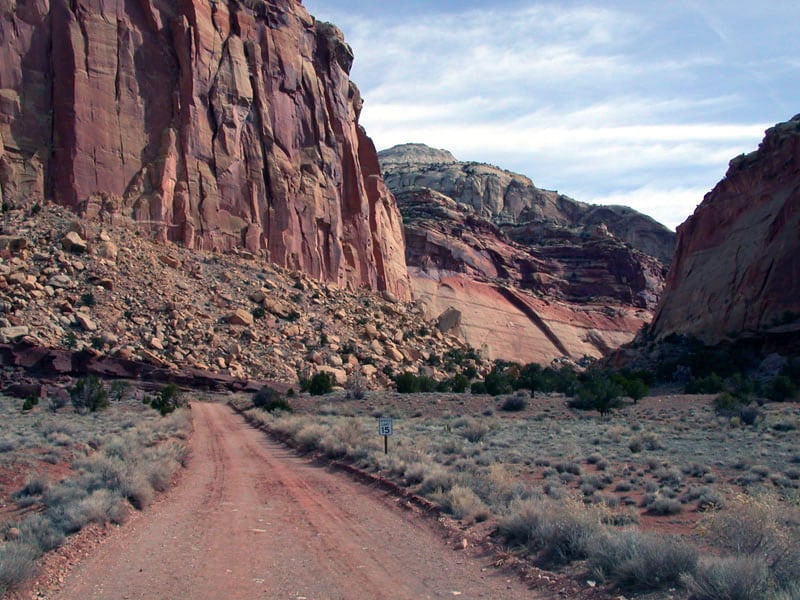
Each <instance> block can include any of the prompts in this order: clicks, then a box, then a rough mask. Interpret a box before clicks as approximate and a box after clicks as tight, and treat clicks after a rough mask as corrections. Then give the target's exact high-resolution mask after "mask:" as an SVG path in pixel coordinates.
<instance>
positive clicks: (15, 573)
mask: <svg viewBox="0 0 800 600" xmlns="http://www.w3.org/2000/svg"><path fill="white" fill-rule="evenodd" d="M39 554H40V553H39V552H38V551H37V549H36V548H34V547H33V546H31V545H30V544H28V543H25V542H23V541H13V542H8V543H5V544H2V545H0V596H2V595H5V592H6V591H7V590H9V589H11V588H13V587H14V586H16V585H19V584H20V583H22V582H23V581H25V580H26V579H28V578H29V577H30V576H31V575H32V574H33V569H34V561H35V560H36V558H38V556H39Z"/></svg>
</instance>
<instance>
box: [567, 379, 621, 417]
mask: <svg viewBox="0 0 800 600" xmlns="http://www.w3.org/2000/svg"><path fill="white" fill-rule="evenodd" d="M621 394H622V389H621V388H620V387H619V386H618V385H617V384H615V383H614V382H613V381H612V380H611V379H610V378H609V377H607V376H606V375H605V374H602V373H591V374H585V376H584V378H583V380H582V381H581V382H580V383H579V384H578V389H577V393H576V396H575V397H574V398H572V399H571V400H569V401H568V403H567V404H568V405H569V407H570V408H576V409H579V410H596V411H598V412H599V413H600V414H601V415H605V414H608V413H609V412H611V410H612V409H614V408H618V407H620V406H622V402H621V400H620V395H621Z"/></svg>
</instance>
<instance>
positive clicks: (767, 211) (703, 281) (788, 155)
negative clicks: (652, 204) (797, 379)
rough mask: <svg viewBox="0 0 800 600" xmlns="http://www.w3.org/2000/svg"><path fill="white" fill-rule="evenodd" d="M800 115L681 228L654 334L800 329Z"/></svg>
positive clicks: (770, 134)
mask: <svg viewBox="0 0 800 600" xmlns="http://www.w3.org/2000/svg"><path fill="white" fill-rule="evenodd" d="M798 231H800V115H798V116H796V117H795V118H794V119H792V120H791V121H789V122H787V123H781V124H779V125H776V126H775V127H773V128H771V129H769V130H768V131H767V132H766V136H765V138H764V140H763V142H762V143H761V145H760V146H759V148H758V150H757V151H756V152H753V153H751V154H748V155H746V156H740V157H738V158H735V159H734V160H732V161H731V163H730V168H729V169H728V173H727V174H726V176H725V178H724V179H723V180H722V181H721V182H720V183H718V184H717V186H716V187H715V188H714V189H713V190H712V191H711V192H709V193H708V194H707V195H706V197H705V199H704V200H703V202H702V204H700V206H698V207H697V210H695V212H694V214H693V215H692V216H691V217H689V219H688V220H687V221H686V222H685V223H684V224H683V225H681V226H680V227H678V245H677V249H676V251H675V258H674V260H673V262H672V266H671V269H670V272H669V275H668V277H667V285H666V289H665V291H664V295H663V297H662V302H661V305H660V307H659V310H658V312H657V314H656V318H655V320H654V322H653V326H652V332H653V333H654V334H655V335H656V336H657V337H659V338H661V337H664V336H667V335H669V334H671V333H680V334H688V335H693V336H696V337H698V338H700V339H702V340H703V341H704V342H706V343H709V344H715V343H718V342H721V341H723V340H725V339H736V338H741V337H750V336H755V337H765V336H767V337H769V336H775V337H781V336H785V337H793V338H794V339H796V335H797V332H798V331H800V260H798V256H800V237H798Z"/></svg>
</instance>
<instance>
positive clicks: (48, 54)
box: [0, 0, 410, 299]
mask: <svg viewBox="0 0 800 600" xmlns="http://www.w3.org/2000/svg"><path fill="white" fill-rule="evenodd" d="M352 61H353V54H352V51H351V50H350V47H349V46H348V45H347V44H346V42H345V41H344V38H343V36H342V33H341V31H339V30H338V29H337V28H336V27H335V26H333V25H331V24H328V23H322V22H317V21H315V20H314V18H313V17H311V16H310V15H309V14H308V13H307V12H306V10H305V9H304V8H303V6H302V4H301V3H300V2H298V1H297V0H268V1H267V0H243V1H241V2H239V1H236V0H224V1H217V2H208V1H205V0H163V1H158V0H139V1H137V2H132V1H131V2H119V1H111V0H72V1H69V2H68V1H67V0H26V1H20V2H3V3H0V194H2V198H3V201H5V202H9V203H12V204H33V203H36V202H42V201H44V200H48V199H51V198H52V199H53V200H55V201H56V202H58V203H59V204H62V205H65V206H67V207H70V208H72V209H74V210H76V211H78V212H80V213H82V214H85V215H86V216H87V217H89V218H95V217H98V218H102V219H104V220H106V221H110V222H111V223H113V224H121V223H131V224H136V225H137V226H139V227H142V228H144V229H146V230H148V231H150V232H152V233H153V234H154V235H155V236H156V237H157V239H160V240H162V241H168V240H169V241H174V242H180V243H182V244H184V245H186V246H187V247H189V248H197V249H204V250H220V251H224V250H229V249H233V248H245V249H247V250H248V251H250V252H252V253H260V254H263V255H264V256H266V257H267V258H268V259H269V260H270V261H272V262H274V263H277V264H279V265H281V266H285V267H289V268H293V269H297V270H299V271H303V272H305V273H307V274H309V275H311V276H312V277H314V278H317V279H320V280H326V281H330V282H334V283H336V284H338V285H340V286H342V287H350V288H357V287H361V286H367V287H369V288H371V289H381V290H386V291H388V292H391V293H392V294H394V295H395V296H396V297H398V298H400V299H407V298H409V297H410V287H409V283H408V277H407V273H406V267H405V262H404V240H403V232H402V224H401V221H400V214H399V212H398V210H397V207H396V204H395V201H394V198H393V196H392V194H391V193H390V192H389V191H388V188H387V187H386V186H385V185H384V183H383V181H382V179H381V175H380V168H379V166H378V160H377V155H376V152H375V148H374V146H373V145H372V142H371V140H370V139H369V138H368V137H367V135H366V133H365V132H364V130H363V129H362V128H361V127H360V126H359V125H358V119H359V113H360V110H361V104H362V102H361V98H360V94H359V91H358V89H357V88H356V86H355V85H354V84H353V83H352V82H351V81H350V79H349V75H348V74H349V70H350V67H351V64H352Z"/></svg>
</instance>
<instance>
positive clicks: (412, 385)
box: [394, 372, 419, 394]
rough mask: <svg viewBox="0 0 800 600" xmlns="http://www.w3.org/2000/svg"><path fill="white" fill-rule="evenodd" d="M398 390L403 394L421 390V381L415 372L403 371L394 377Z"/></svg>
mask: <svg viewBox="0 0 800 600" xmlns="http://www.w3.org/2000/svg"><path fill="white" fill-rule="evenodd" d="M394 382H395V385H397V391H398V392H399V393H401V394H415V393H417V392H419V382H418V381H417V376H416V375H414V374H413V373H409V372H405V373H401V374H400V375H398V376H397V377H395V379H394Z"/></svg>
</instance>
